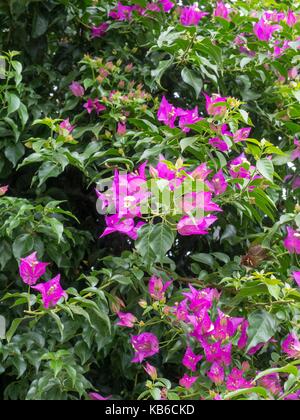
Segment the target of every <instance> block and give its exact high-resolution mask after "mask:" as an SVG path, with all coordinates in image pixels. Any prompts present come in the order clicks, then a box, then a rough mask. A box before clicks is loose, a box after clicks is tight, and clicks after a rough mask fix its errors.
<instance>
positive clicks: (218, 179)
mask: <svg viewBox="0 0 300 420" xmlns="http://www.w3.org/2000/svg"><path fill="white" fill-rule="evenodd" d="M206 185H207V186H208V187H209V189H210V190H211V191H213V193H214V194H215V195H220V194H224V192H226V190H227V187H228V182H227V181H226V179H225V176H224V173H223V171H222V169H221V170H220V171H219V172H217V173H216V174H215V175H214V176H213V178H212V179H211V181H206Z"/></svg>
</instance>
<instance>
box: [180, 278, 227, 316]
mask: <svg viewBox="0 0 300 420" xmlns="http://www.w3.org/2000/svg"><path fill="white" fill-rule="evenodd" d="M189 289H190V291H189V292H183V296H185V297H186V298H187V299H188V301H189V303H190V310H191V311H193V312H198V311H202V310H203V309H205V310H206V312H207V310H208V309H210V308H211V307H212V306H213V303H214V301H218V300H219V299H220V293H219V292H218V291H217V290H216V289H202V290H197V289H195V287H193V286H192V285H191V284H190V285H189Z"/></svg>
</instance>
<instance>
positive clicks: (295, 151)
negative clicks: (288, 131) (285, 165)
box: [291, 139, 300, 162]
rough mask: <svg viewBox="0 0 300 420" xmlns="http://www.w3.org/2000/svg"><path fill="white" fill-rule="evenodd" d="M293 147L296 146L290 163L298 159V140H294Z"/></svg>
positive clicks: (299, 157)
mask: <svg viewBox="0 0 300 420" xmlns="http://www.w3.org/2000/svg"><path fill="white" fill-rule="evenodd" d="M294 145H295V146H296V149H295V150H294V151H293V152H292V156H291V161H292V162H293V161H294V160H296V159H300V141H299V140H298V139H294Z"/></svg>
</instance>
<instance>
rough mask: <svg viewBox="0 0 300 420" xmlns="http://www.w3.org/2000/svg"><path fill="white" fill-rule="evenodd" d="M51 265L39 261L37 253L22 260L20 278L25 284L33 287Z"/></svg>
mask: <svg viewBox="0 0 300 420" xmlns="http://www.w3.org/2000/svg"><path fill="white" fill-rule="evenodd" d="M48 265H49V264H47V263H43V262H40V261H38V259H37V252H34V253H33V254H31V255H29V256H28V257H26V258H21V263H20V267H19V270H20V276H21V278H22V280H23V282H24V283H26V284H28V285H29V286H33V285H34V284H36V283H37V281H38V280H39V279H40V277H42V276H43V275H44V274H45V273H46V268H47V266H48Z"/></svg>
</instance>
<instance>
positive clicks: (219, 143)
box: [209, 137, 230, 152]
mask: <svg viewBox="0 0 300 420" xmlns="http://www.w3.org/2000/svg"><path fill="white" fill-rule="evenodd" d="M209 144H210V145H211V146H212V147H214V148H215V149H217V150H220V152H228V151H229V150H230V147H229V146H228V144H227V143H226V141H225V140H222V139H220V137H214V138H211V139H210V140H209Z"/></svg>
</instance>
